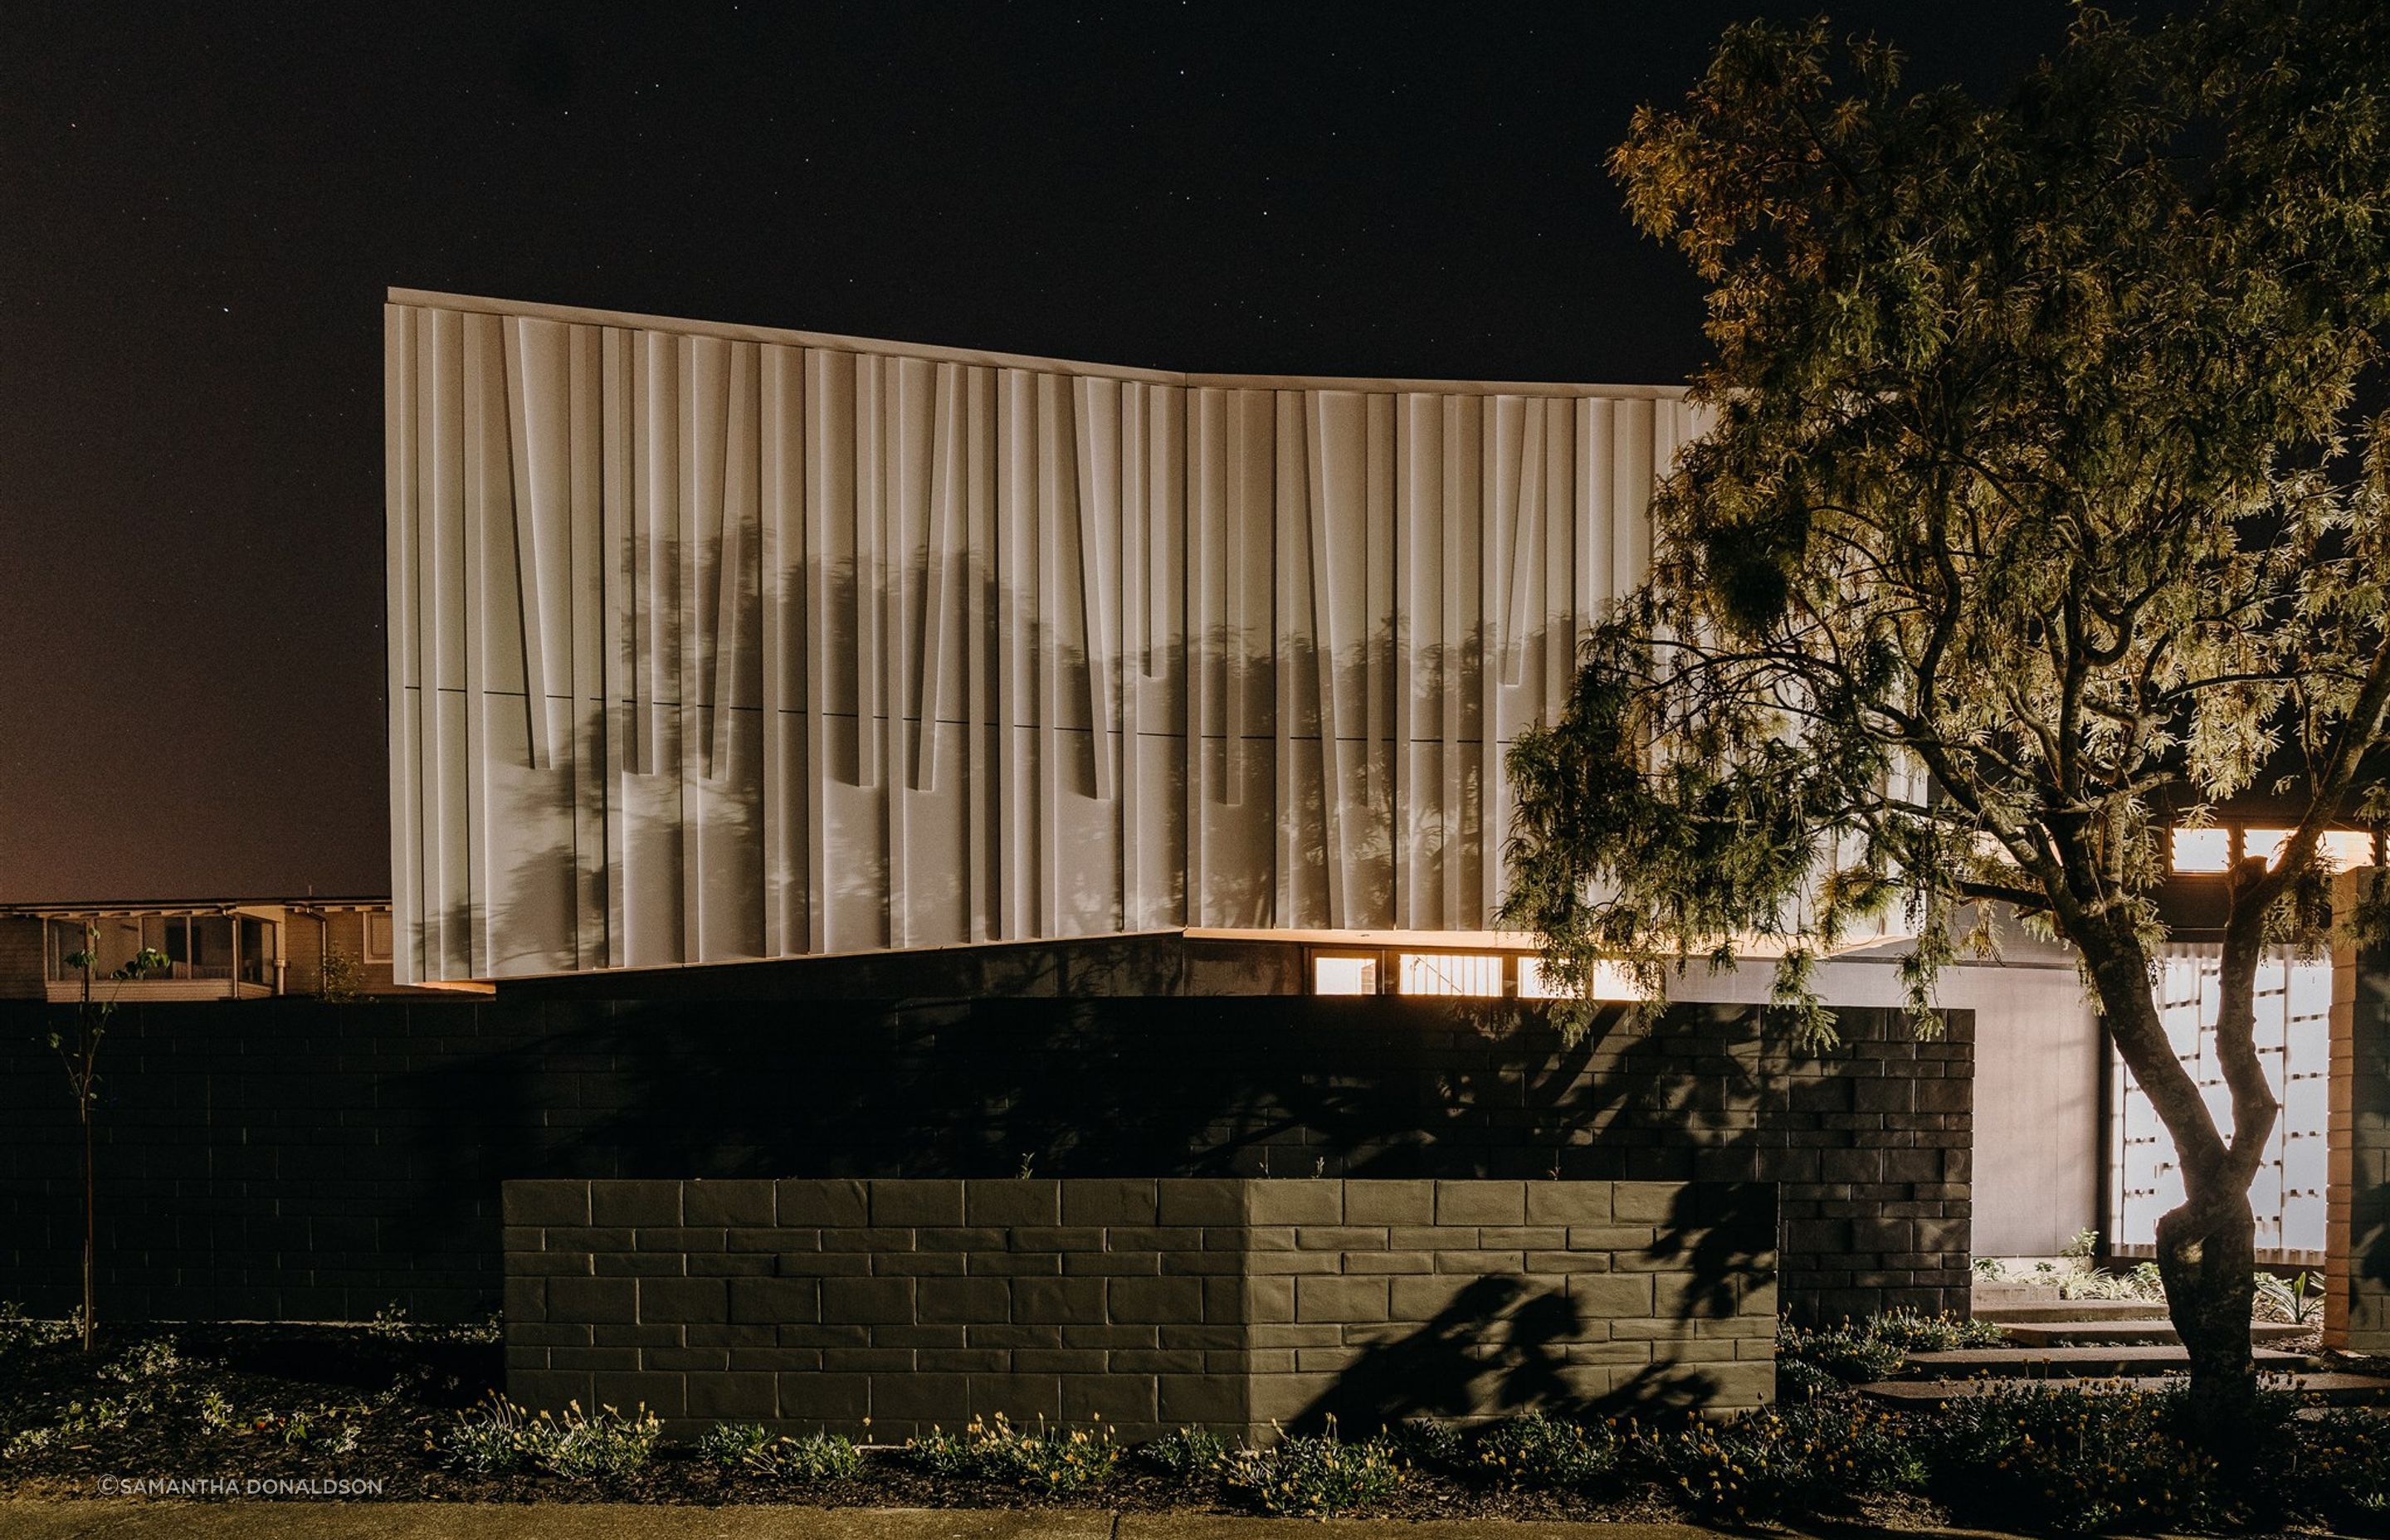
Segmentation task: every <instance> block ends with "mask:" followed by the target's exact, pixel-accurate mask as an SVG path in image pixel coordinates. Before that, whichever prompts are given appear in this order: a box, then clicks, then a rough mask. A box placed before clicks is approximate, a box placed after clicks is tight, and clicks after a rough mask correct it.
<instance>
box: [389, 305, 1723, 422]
mask: <svg viewBox="0 0 2390 1540" xmlns="http://www.w3.org/2000/svg"><path fill="white" fill-rule="evenodd" d="M388 302H389V303H391V304H393V305H414V306H418V307H421V308H425V309H431V310H453V311H462V312H469V313H472V314H485V315H520V316H527V317H530V318H533V319H535V320H542V321H559V322H564V323H568V324H572V325H578V326H604V327H633V328H636V329H640V330H651V331H670V332H678V333H682V334H684V335H687V336H692V337H720V338H726V339H728V340H732V341H740V342H775V343H780V344H784V345H792V346H797V347H807V348H827V349H830V350H833V351H836V352H840V353H874V354H880V355H882V356H886V357H891V358H920V359H928V360H930V361H932V362H933V363H943V364H966V365H976V366H982V367H985V368H996V369H1034V370H1038V371H1040V372H1042V373H1047V374H1064V375H1086V376H1091V377H1095V378H1099V379H1126V380H1137V381H1141V382H1143V383H1146V384H1150V385H1183V386H1194V387H1200V388H1211V389H1216V390H1262V391H1361V392H1363V393H1366V394H1398V393H1401V392H1404V391H1440V392H1443V393H1446V394H1460V395H1526V396H1561V397H1584V398H1587V399H1598V400H1606V401H1619V400H1625V401H1680V400H1682V399H1683V398H1684V395H1685V388H1684V387H1683V386H1681V385H1589V384H1571V383H1562V382H1555V381H1527V380H1488V379H1373V378H1370V377H1367V376H1343V375H1263V374H1190V373H1187V372H1184V371H1174V370H1169V369H1147V368H1137V367H1134V366H1128V365H1118V364H1090V363H1086V362H1084V361H1081V360H1076V359H1068V358H1041V357H1037V356H1035V355H1034V354H1030V353H995V352H990V351H988V350H985V349H981V348H951V347H940V346H936V345H933V344H929V343H919V342H897V341H890V340H886V339H884V338H876V337H845V336H841V335H839V334H837V333H834V332H825V331H798V330H794V329H791V328H789V327H755V326H744V325H739V324H737V323H732V322H725V321H698V320H692V319H689V318H687V317H686V316H677V315H645V314H638V313H636V312H633V311H622V310H596V309H591V308H589V307H587V306H584V305H558V304H541V303H536V302H530V301H519V300H499V299H493V298H490V297H489V296H487V295H480V294H449V293H443V292H442V291H440V290H438V289H401V288H397V287H392V289H389V290H388Z"/></svg>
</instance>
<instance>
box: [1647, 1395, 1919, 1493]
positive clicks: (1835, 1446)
mask: <svg viewBox="0 0 2390 1540" xmlns="http://www.w3.org/2000/svg"><path fill="white" fill-rule="evenodd" d="M1646 1452H1647V1455H1648V1457H1649V1458H1650V1459H1651V1461H1652V1462H1653V1463H1654V1464H1656V1465H1657V1466H1658V1468H1659V1469H1661V1471H1662V1472H1664V1474H1665V1475H1666V1476H1667V1477H1668V1478H1669V1479H1670V1480H1672V1481H1673V1482H1674V1483H1675V1485H1676V1487H1677V1491H1678V1492H1679V1493H1681V1494H1682V1495H1683V1496H1684V1498H1685V1499H1686V1501H1687V1502H1688V1503H1690V1505H1691V1506H1692V1507H1693V1508H1695V1509H1696V1510H1698V1511H1700V1512H1702V1513H1704V1514H1709V1515H1714V1516H1724V1517H1732V1518H1735V1519H1738V1520H1754V1521H1755V1520H1769V1519H1783V1518H1792V1517H1797V1516H1800V1515H1804V1514H1812V1513H1820V1512H1827V1511H1831V1510H1833V1509H1836V1508H1846V1507H1847V1506H1848V1505H1849V1504H1850V1502H1851V1500H1852V1499H1854V1498H1857V1497H1862V1496H1872V1495H1881V1494H1883V1493H1889V1492H1899V1491H1908V1490H1910V1489H1913V1488H1916V1487H1919V1486H1921V1485H1923V1484H1924V1482H1925V1480H1926V1475H1927V1472H1926V1469H1925V1466H1924V1463H1923V1461H1922V1460H1921V1458H1920V1457H1919V1455H1918V1452H1917V1449H1916V1447H1915V1445H1914V1443H1913V1441H1912V1440H1911V1439H1910V1438H1909V1436H1908V1430H1907V1426H1906V1424H1905V1423H1904V1422H1903V1421H1902V1419H1901V1418H1899V1417H1898V1416H1897V1415H1896V1414H1895V1413H1890V1412H1882V1411H1878V1410H1876V1409H1874V1408H1873V1407H1870V1406H1869V1405H1867V1404H1865V1403H1864V1402H1862V1401H1859V1400H1858V1399H1857V1398H1856V1397H1851V1396H1838V1397H1835V1398H1834V1399H1832V1400H1829V1401H1821V1402H1817V1403H1813V1404H1811V1405H1805V1406H1791V1407H1781V1408H1777V1409H1774V1410H1768V1411H1758V1412H1747V1413H1745V1414H1743V1415H1742V1416H1741V1417H1738V1418H1731V1419H1729V1420H1728V1421H1724V1422H1715V1423H1696V1424H1694V1425H1693V1426H1691V1427H1690V1428H1687V1429H1684V1430H1682V1431H1677V1432H1675V1433H1673V1434H1670V1433H1662V1434H1656V1435H1651V1442H1650V1444H1649V1445H1648V1446H1647V1451H1646Z"/></svg>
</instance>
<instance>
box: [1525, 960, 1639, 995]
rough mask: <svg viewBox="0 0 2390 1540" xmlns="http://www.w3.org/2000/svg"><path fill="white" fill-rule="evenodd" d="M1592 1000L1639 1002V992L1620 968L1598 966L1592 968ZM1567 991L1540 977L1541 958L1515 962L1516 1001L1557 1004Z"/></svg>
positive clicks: (1622, 968)
mask: <svg viewBox="0 0 2390 1540" xmlns="http://www.w3.org/2000/svg"><path fill="white" fill-rule="evenodd" d="M1592 983H1593V997H1594V998H1595V999H1597V1000H1640V999H1642V998H1643V991H1642V989H1641V988H1640V987H1638V985H1637V984H1636V982H1635V979H1634V976H1633V975H1632V974H1630V973H1628V972H1627V971H1626V969H1625V966H1624V965H1622V964H1619V963H1614V962H1598V963H1595V964H1594V965H1593V979H1592ZM1569 993H1570V992H1569V991H1566V990H1563V989H1561V987H1560V986H1559V985H1558V984H1556V983H1554V982H1551V981H1550V980H1548V979H1546V978H1545V977H1544V960H1543V959H1542V958H1541V957H1521V958H1520V959H1519V998H1520V999H1522V1000H1557V999H1560V998H1561V996H1563V995H1567V994H1569Z"/></svg>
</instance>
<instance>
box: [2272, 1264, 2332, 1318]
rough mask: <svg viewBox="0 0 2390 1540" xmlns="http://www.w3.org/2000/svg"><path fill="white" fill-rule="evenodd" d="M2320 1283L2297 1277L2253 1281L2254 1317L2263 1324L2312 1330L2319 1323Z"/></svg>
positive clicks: (2316, 1280) (2304, 1277) (2321, 1312)
mask: <svg viewBox="0 0 2390 1540" xmlns="http://www.w3.org/2000/svg"><path fill="white" fill-rule="evenodd" d="M2322 1282H2323V1280H2322V1279H2320V1278H2313V1277H2309V1275H2307V1274H2306V1273H2300V1274H2298V1275H2296V1276H2295V1277H2289V1278H2281V1277H2275V1276H2274V1275H2273V1274H2271V1273H2260V1274H2258V1275H2257V1277H2256V1299H2255V1307H2256V1314H2257V1315H2261V1316H2263V1317H2264V1318H2265V1319H2267V1320H2272V1321H2288V1322H2291V1323H2293V1324H2294V1325H2297V1326H2315V1325H2318V1324H2319V1323H2320V1322H2321V1321H2322V1320H2323V1288H2322Z"/></svg>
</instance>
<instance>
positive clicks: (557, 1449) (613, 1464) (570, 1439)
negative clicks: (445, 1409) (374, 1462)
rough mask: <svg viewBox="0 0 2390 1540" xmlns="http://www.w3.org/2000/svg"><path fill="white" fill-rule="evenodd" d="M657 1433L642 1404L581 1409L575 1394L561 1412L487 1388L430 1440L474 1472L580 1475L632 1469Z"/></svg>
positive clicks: (643, 1461) (644, 1459) (642, 1461)
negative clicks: (527, 1405)
mask: <svg viewBox="0 0 2390 1540" xmlns="http://www.w3.org/2000/svg"><path fill="white" fill-rule="evenodd" d="M662 1436H663V1423H662V1419H660V1418H657V1417H656V1415H655V1414H654V1413H652V1412H650V1411H649V1410H648V1409H647V1408H646V1407H645V1406H641V1407H639V1408H638V1409H637V1410H636V1412H634V1413H632V1414H631V1415H629V1416H627V1417H626V1416H624V1415H623V1413H622V1412H620V1411H618V1410H616V1409H615V1408H614V1407H611V1406H600V1407H599V1408H598V1410H597V1411H596V1412H595V1413H588V1412H584V1411H583V1410H582V1409H581V1404H580V1403H579V1402H577V1401H576V1402H574V1403H572V1405H571V1406H569V1407H568V1408H567V1409H566V1410H565V1413H564V1415H563V1416H562V1417H555V1416H551V1415H550V1414H548V1413H546V1412H540V1413H537V1414H536V1415H534V1414H533V1413H530V1412H527V1411H525V1410H524V1409H523V1408H522V1407H520V1406H518V1405H515V1404H514V1403H513V1402H511V1401H509V1400H508V1399H507V1398H506V1397H505V1396H503V1395H499V1394H496V1393H495V1392H493V1393H492V1394H491V1396H490V1398H489V1399H488V1400H487V1401H486V1402H484V1403H483V1404H482V1405H481V1406H479V1407H477V1408H475V1409H474V1410H472V1411H469V1412H461V1413H459V1414H457V1417H456V1422H455V1424H454V1425H453V1426H452V1427H450V1428H449V1430H448V1431H447V1432H446V1434H445V1436H444V1437H442V1438H441V1439H439V1440H437V1441H436V1444H437V1447H438V1449H439V1450H440V1452H441V1453H442V1454H443V1455H444V1456H445V1457H446V1459H447V1461H448V1463H449V1464H450V1465H451V1466H452V1467H454V1468H456V1469H460V1470H469V1471H472V1472H474V1473H475V1474H478V1475H496V1474H503V1473H507V1472H510V1471H516V1470H521V1469H527V1468H530V1469H544V1470H546V1471H549V1472H551V1473H553V1474H555V1475H559V1476H562V1477H564V1478H565V1479H567V1480H569V1481H586V1480H594V1479H598V1478H601V1477H616V1478H620V1477H623V1476H627V1475H630V1474H631V1473H633V1472H634V1471H636V1470H639V1469H642V1468H643V1467H645V1466H646V1465H647V1463H648V1461H649V1459H651V1458H652V1457H654V1455H655V1451H656V1445H657V1444H658V1443H659V1442H660V1441H661V1440H662Z"/></svg>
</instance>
